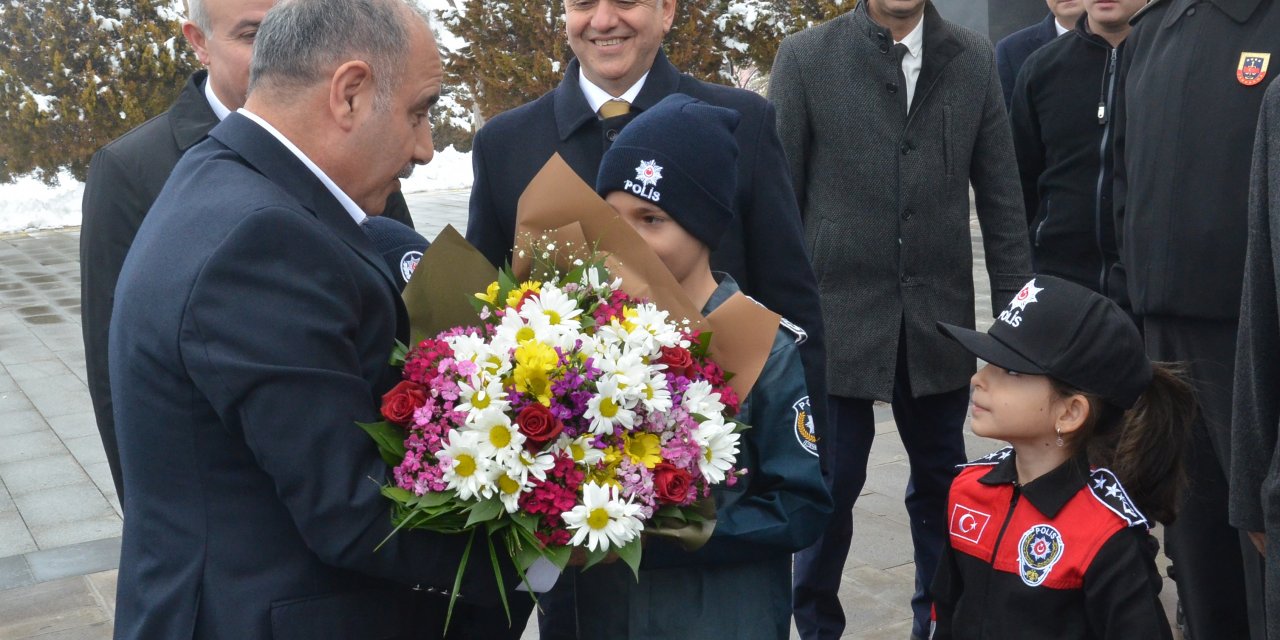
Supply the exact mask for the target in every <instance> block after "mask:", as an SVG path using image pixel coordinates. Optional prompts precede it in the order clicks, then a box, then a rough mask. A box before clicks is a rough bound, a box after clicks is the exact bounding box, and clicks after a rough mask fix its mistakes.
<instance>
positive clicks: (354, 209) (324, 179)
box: [236, 107, 369, 224]
mask: <svg viewBox="0 0 1280 640" xmlns="http://www.w3.org/2000/svg"><path fill="white" fill-rule="evenodd" d="M236 113H239V114H241V115H243V116H244V117H246V118H248V119H250V120H252V121H254V122H256V123H258V126H260V127H262V128H263V129H266V130H267V133H269V134H271V135H272V136H273V137H275V139H276V140H279V141H280V144H282V145H284V147H285V148H286V149H288V150H289V151H290V152H291V153H293V155H295V156H297V157H298V159H299V160H301V161H302V164H304V165H306V166H307V168H308V169H310V170H311V173H314V174H315V175H316V177H317V178H319V179H320V182H321V183H322V184H324V186H325V188H326V189H328V190H329V193H332V194H333V197H334V198H337V200H338V202H339V203H340V204H341V205H342V208H343V209H346V210H347V213H348V214H349V215H350V216H351V219H352V220H355V221H356V224H364V221H365V219H366V218H368V217H369V216H368V215H366V214H365V212H364V211H363V210H361V209H360V206H359V205H357V204H356V202H355V200H352V199H351V197H350V196H348V195H347V194H346V193H343V191H342V189H339V188H338V185H336V184H334V183H333V180H330V179H329V176H327V175H325V174H324V172H323V171H321V170H320V167H317V166H316V163H314V162H312V161H311V158H308V157H307V155H306V154H305V153H303V152H302V150H301V149H299V148H298V147H297V146H296V145H294V144H293V143H292V142H289V139H288V138H286V137H284V134H283V133H280V132H279V131H277V130H276V128H275V127H273V126H271V124H270V123H268V122H267V121H266V120H263V119H262V118H261V117H259V116H258V115H257V114H255V113H253V112H252V111H249V110H248V109H245V108H244V107H240V108H239V109H236Z"/></svg>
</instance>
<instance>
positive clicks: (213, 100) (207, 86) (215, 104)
mask: <svg viewBox="0 0 1280 640" xmlns="http://www.w3.org/2000/svg"><path fill="white" fill-rule="evenodd" d="M204 99H205V100H208V101H209V108H210V109H213V115H215V116H218V121H219V122H221V121H223V120H226V119H227V116H229V115H231V110H230V109H228V108H227V105H225V104H222V101H221V100H219V99H218V94H216V93H214V92H213V83H212V82H209V78H208V77H207V76H206V77H205V79H204Z"/></svg>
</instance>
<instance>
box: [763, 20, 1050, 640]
mask: <svg viewBox="0 0 1280 640" xmlns="http://www.w3.org/2000/svg"><path fill="white" fill-rule="evenodd" d="M769 97H770V98H771V99H772V100H773V101H774V103H775V104H776V105H777V108H778V116H779V121H778V130H779V132H780V133H781V136H782V142H783V148H785V149H786V152H787V158H788V160H789V161H790V166H791V175H792V179H793V180H794V185H795V189H796V196H797V199H798V200H799V202H800V210H801V213H802V215H803V217H804V226H805V237H806V241H807V243H808V249H809V255H810V256H811V257H812V260H813V268H814V272H815V273H816V274H817V277H818V282H819V288H820V290H821V292H822V310H823V316H824V320H825V324H826V326H827V328H828V329H829V331H830V332H829V334H828V335H829V338H830V339H829V340H828V348H827V382H828V389H829V391H830V396H829V398H828V406H829V407H830V409H831V413H832V416H833V417H832V420H831V423H832V427H833V428H832V429H831V430H830V432H831V433H832V434H833V435H834V436H835V448H834V454H833V456H832V459H831V460H830V463H831V464H830V468H831V469H832V470H833V471H834V473H833V474H832V475H833V480H832V488H831V493H832V498H833V499H834V501H835V510H834V512H833V516H832V518H831V521H830V523H829V524H828V525H827V529H826V532H825V534H824V535H823V537H822V539H820V540H819V541H818V543H817V544H816V545H814V546H813V547H811V548H809V549H806V550H805V551H802V552H800V553H798V554H796V571H795V615H796V628H797V629H799V631H800V635H801V637H802V638H805V639H806V640H810V639H814V638H823V639H826V638H837V637H839V636H840V635H841V633H842V632H843V629H844V614H843V611H842V610H841V606H840V602H839V599H838V597H837V595H838V591H839V587H840V572H841V569H842V568H843V566H844V562H845V557H846V555H847V554H848V551H849V545H850V540H851V536H852V529H853V522H852V514H851V510H852V508H853V504H854V501H855V500H856V499H857V496H858V494H859V493H860V491H861V489H862V486H863V483H864V482H865V481H866V469H867V460H868V455H869V454H870V451H871V443H872V439H873V438H874V436H875V430H876V425H875V417H874V414H873V410H872V404H873V402H874V401H877V400H880V401H892V403H893V412H894V419H895V421H896V422H897V426H898V432H899V433H900V434H901V435H902V440H903V444H904V446H905V448H906V450H907V455H908V457H909V458H910V462H911V476H910V479H909V481H908V484H907V487H906V505H907V512H908V514H909V515H910V518H911V537H912V541H913V543H914V547H915V560H916V593H915V595H914V597H913V598H912V602H911V604H912V608H913V611H914V618H915V621H914V627H913V629H912V633H913V635H914V636H916V637H919V638H925V637H928V633H929V609H930V602H929V597H928V594H927V593H926V589H927V587H928V585H929V584H930V583H931V582H932V580H933V573H934V569H935V567H936V566H937V563H938V559H939V556H940V555H941V553H942V548H943V543H944V541H945V540H946V536H947V516H946V513H945V511H946V499H947V490H948V489H949V488H950V485H951V480H952V478H953V477H954V475H955V465H957V464H961V463H963V462H964V461H965V449H964V438H963V433H962V428H963V425H964V420H965V413H966V409H967V407H968V404H969V377H970V376H971V375H972V374H973V372H974V369H975V367H974V359H973V356H971V355H969V354H968V353H967V352H965V351H964V350H963V349H960V348H959V347H957V346H956V345H955V344H954V343H949V341H948V340H947V339H946V338H945V337H944V336H942V335H941V334H939V333H938V332H937V330H936V329H935V323H936V322H937V321H939V320H941V321H943V322H949V323H956V324H961V325H962V326H966V327H972V326H973V325H974V287H973V271H972V269H973V249H972V245H971V239H970V238H971V232H970V217H969V211H970V209H969V202H970V201H969V187H970V184H972V186H973V193H974V196H975V198H976V205H977V214H978V222H979V224H980V225H981V226H982V240H983V244H984V247H985V254H986V264H987V273H988V275H989V276H990V282H991V296H992V299H993V300H1007V299H1009V298H1011V297H1013V294H1014V293H1015V292H1016V291H1017V290H1018V289H1019V288H1020V287H1021V286H1022V285H1023V283H1025V282H1026V280H1027V277H1028V276H1027V274H1028V273H1029V271H1030V269H1031V265H1030V255H1029V243H1028V240H1027V225H1026V219H1025V218H1024V216H1023V205H1022V190H1021V189H1020V187H1019V183H1018V168H1017V164H1016V162H1015V158H1014V151H1013V142H1012V135H1011V133H1010V127H1009V121H1008V118H1007V116H1006V115H1005V109H1004V101H1003V94H1002V93H1001V91H1000V81H999V80H998V79H997V77H996V70H995V60H994V56H993V54H992V51H991V45H990V43H989V42H988V41H987V40H986V39H985V38H983V37H982V36H980V35H978V34H976V33H973V32H972V31H969V30H967V29H964V28H962V27H958V26H956V25H953V24H951V23H949V22H947V21H945V20H943V19H942V17H941V16H939V15H938V12H937V10H936V9H934V7H933V5H932V4H931V3H929V2H927V1H926V0H866V1H865V2H859V3H858V6H857V7H856V8H855V9H854V10H853V11H850V12H848V13H846V14H844V15H842V16H840V17H838V18H835V19H834V20H831V21H830V22H827V23H825V24H823V25H819V26H817V27H813V28H811V29H808V30H806V31H802V32H800V33H798V34H795V35H792V36H789V37H788V38H787V39H786V40H784V41H783V42H782V46H781V47H780V48H779V50H778V57H777V60H776V61H775V62H774V66H773V76H772V79H771V82H770V84H769Z"/></svg>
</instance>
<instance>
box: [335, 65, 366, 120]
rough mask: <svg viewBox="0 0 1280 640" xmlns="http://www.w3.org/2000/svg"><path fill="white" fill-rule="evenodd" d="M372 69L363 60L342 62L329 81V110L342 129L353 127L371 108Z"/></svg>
mask: <svg viewBox="0 0 1280 640" xmlns="http://www.w3.org/2000/svg"><path fill="white" fill-rule="evenodd" d="M374 93H375V91H374V86H373V69H371V68H370V67H369V63H367V62H365V61H363V60H351V61H348V62H344V63H342V65H341V66H339V67H338V68H337V70H335V71H334V72H333V76H332V78H331V79H330V81H329V112H330V113H331V114H332V115H333V118H334V120H335V121H336V122H338V123H339V124H340V125H341V126H342V127H343V129H345V130H348V131H349V130H351V129H352V128H354V127H355V125H356V122H357V120H358V118H359V117H361V116H363V115H364V114H365V112H367V111H370V110H372V109H373V99H374Z"/></svg>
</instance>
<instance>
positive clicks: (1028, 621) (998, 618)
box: [932, 447, 1173, 640]
mask: <svg viewBox="0 0 1280 640" xmlns="http://www.w3.org/2000/svg"><path fill="white" fill-rule="evenodd" d="M1014 461H1015V457H1014V452H1013V448H1012V447H1006V448H1004V449H1001V450H1000V451H997V452H995V453H992V454H990V455H988V456H986V457H984V458H981V459H979V460H976V461H974V462H972V463H970V464H967V465H962V467H961V471H960V475H958V476H956V479H955V482H953V483H952V485H951V495H950V496H949V498H948V501H947V502H948V504H947V514H948V517H949V518H950V524H949V527H948V531H949V535H948V536H947V546H946V548H945V549H944V550H943V555H942V561H941V562H940V563H939V564H938V573H937V574H936V575H935V576H934V580H933V589H932V592H933V593H932V595H933V599H934V607H935V611H936V613H937V619H938V620H937V629H936V631H935V632H934V635H933V640H968V639H989V640H1010V639H1013V638H1017V640H1040V639H1044V640H1048V639H1050V638H1052V639H1053V640H1094V639H1097V640H1111V639H1115V640H1120V639H1123V640H1171V639H1172V637H1173V634H1172V632H1171V631H1170V629H1169V620H1168V619H1167V618H1166V617H1165V615H1164V607H1163V606H1162V605H1161V604H1160V587H1161V585H1162V582H1161V578H1160V574H1159V573H1158V572H1157V571H1156V566H1155V555H1156V551H1157V544H1156V541H1155V538H1153V537H1152V536H1151V534H1150V533H1149V531H1148V523H1147V520H1146V518H1144V517H1143V515H1142V514H1141V513H1140V512H1139V511H1138V509H1137V507H1136V506H1134V504H1133V503H1132V502H1131V501H1130V500H1129V496H1128V494H1126V493H1125V491H1124V487H1122V486H1121V485H1120V481H1119V480H1117V479H1116V477H1115V475H1114V474H1112V473H1111V472H1110V471H1108V470H1106V469H1094V470H1092V471H1090V470H1089V463H1088V461H1087V460H1086V459H1085V458H1084V456H1077V457H1076V458H1074V459H1072V460H1068V461H1067V462H1065V463H1063V464H1062V465H1061V466H1059V467H1058V468H1057V469H1054V470H1053V471H1050V472H1049V473H1046V474H1045V475H1043V476H1041V477H1039V478H1036V479H1035V480H1033V481H1031V482H1028V483H1027V484H1025V485H1020V484H1018V470H1017V467H1016V466H1015V462H1014Z"/></svg>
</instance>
